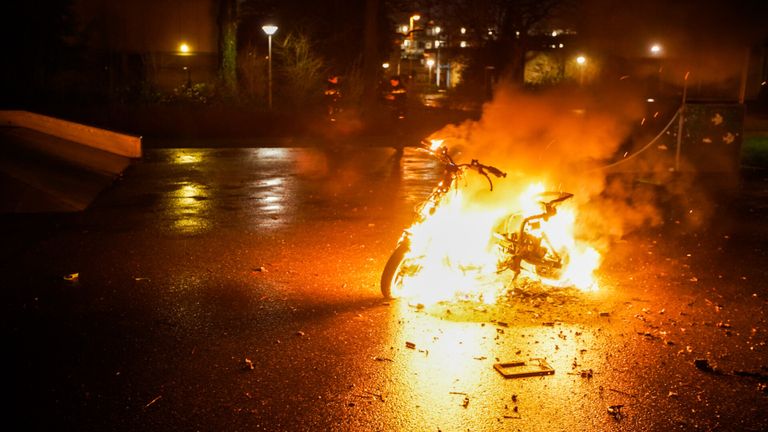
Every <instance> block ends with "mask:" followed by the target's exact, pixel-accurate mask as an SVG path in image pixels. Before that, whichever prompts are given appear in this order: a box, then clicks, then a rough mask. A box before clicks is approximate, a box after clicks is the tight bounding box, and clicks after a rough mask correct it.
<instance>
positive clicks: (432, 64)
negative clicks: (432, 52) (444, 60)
mask: <svg viewBox="0 0 768 432" xmlns="http://www.w3.org/2000/svg"><path fill="white" fill-rule="evenodd" d="M434 65H435V61H434V60H432V59H427V67H428V68H429V78H428V79H427V82H428V83H431V82H432V66H434Z"/></svg>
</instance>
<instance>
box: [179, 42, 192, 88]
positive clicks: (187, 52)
mask: <svg viewBox="0 0 768 432" xmlns="http://www.w3.org/2000/svg"><path fill="white" fill-rule="evenodd" d="M179 55H180V56H185V57H186V56H191V55H192V49H191V48H190V47H189V45H188V44H187V43H186V42H182V43H181V44H179ZM185 63H187V65H186V66H184V67H183V68H182V70H184V71H185V72H186V73H187V88H192V65H191V64H190V62H189V61H186V62H185Z"/></svg>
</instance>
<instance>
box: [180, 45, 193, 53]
mask: <svg viewBox="0 0 768 432" xmlns="http://www.w3.org/2000/svg"><path fill="white" fill-rule="evenodd" d="M190 51H192V49H190V48H189V45H187V43H186V42H182V43H181V44H180V45H179V52H180V53H182V54H189V53H190Z"/></svg>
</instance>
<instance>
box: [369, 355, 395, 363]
mask: <svg viewBox="0 0 768 432" xmlns="http://www.w3.org/2000/svg"><path fill="white" fill-rule="evenodd" d="M373 359H374V360H376V361H378V362H385V361H388V362H393V363H394V360H392V359H391V358H386V357H379V356H375V357H374V358H373Z"/></svg>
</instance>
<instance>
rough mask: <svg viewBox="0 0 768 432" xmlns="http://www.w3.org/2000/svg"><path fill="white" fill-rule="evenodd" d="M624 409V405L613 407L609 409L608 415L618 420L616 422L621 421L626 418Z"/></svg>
mask: <svg viewBox="0 0 768 432" xmlns="http://www.w3.org/2000/svg"><path fill="white" fill-rule="evenodd" d="M622 408H624V405H611V406H609V407H608V414H610V415H611V416H612V417H613V418H614V419H616V421H619V420H621V419H622V418H624V413H622V412H621V409H622Z"/></svg>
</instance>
